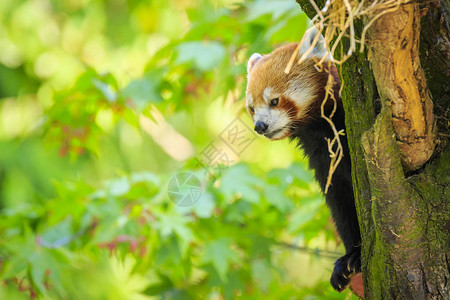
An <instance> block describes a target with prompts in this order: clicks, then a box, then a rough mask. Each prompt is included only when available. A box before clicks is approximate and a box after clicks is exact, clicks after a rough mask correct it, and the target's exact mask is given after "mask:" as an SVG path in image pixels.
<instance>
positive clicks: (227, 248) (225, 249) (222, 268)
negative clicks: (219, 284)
mask: <svg viewBox="0 0 450 300" xmlns="http://www.w3.org/2000/svg"><path fill="white" fill-rule="evenodd" d="M231 244H232V239H230V238H219V239H216V240H214V241H212V242H209V243H207V244H206V245H205V251H204V254H203V260H202V261H203V262H204V263H211V264H212V265H213V267H214V269H215V270H216V271H217V273H218V274H219V277H220V279H221V280H222V281H223V282H226V281H227V272H228V270H229V268H230V264H231V263H237V262H238V261H239V257H238V255H237V254H236V252H234V251H233V250H231Z"/></svg>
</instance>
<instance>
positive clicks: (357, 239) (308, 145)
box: [292, 106, 361, 292]
mask: <svg viewBox="0 0 450 300" xmlns="http://www.w3.org/2000/svg"><path fill="white" fill-rule="evenodd" d="M333 122H334V124H335V126H336V128H337V130H340V129H343V128H345V123H344V110H343V108H342V106H338V109H337V111H336V114H335V115H334V117H333ZM324 137H327V138H330V139H332V138H333V137H334V134H333V131H332V130H331V127H330V125H329V124H328V123H327V122H326V121H325V120H324V119H322V118H319V119H314V120H312V121H311V122H310V123H308V124H306V125H302V126H299V127H297V128H296V131H295V133H294V134H293V136H292V138H297V139H298V144H299V146H301V147H302V148H303V150H304V151H305V154H306V155H307V156H308V157H309V166H310V167H311V168H312V169H314V171H315V177H316V179H317V181H318V182H319V184H320V186H321V188H322V190H323V191H324V190H325V185H326V182H327V177H328V170H329V167H330V155H329V152H328V146H327V142H326V141H325V139H324ZM340 139H341V143H342V146H343V148H344V151H343V153H344V157H343V159H342V160H341V162H340V164H339V166H338V167H337V169H336V171H335V173H334V174H333V178H332V181H331V186H330V187H329V189H328V193H327V194H326V195H325V198H326V202H327V205H328V207H329V208H330V210H331V215H332V217H333V220H334V222H335V224H336V228H337V231H338V233H339V236H340V237H341V239H342V242H343V243H344V246H345V249H346V254H345V255H344V256H342V257H341V258H339V259H338V260H337V261H336V263H335V267H334V270H333V274H332V275H331V280H330V281H331V285H332V286H333V288H334V289H335V290H337V291H339V292H340V291H342V290H344V289H345V288H346V286H347V285H348V283H349V282H350V277H351V275H352V274H354V273H358V272H361V248H360V245H361V236H360V232H359V224H358V218H357V215H356V208H355V201H354V197H353V187H352V178H351V162H350V154H349V149H348V144H347V137H346V136H341V137H340Z"/></svg>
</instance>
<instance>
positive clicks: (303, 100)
mask: <svg viewBox="0 0 450 300" xmlns="http://www.w3.org/2000/svg"><path fill="white" fill-rule="evenodd" d="M286 96H287V97H288V98H290V99H292V100H293V101H294V102H295V103H296V104H297V106H299V107H303V108H306V107H308V106H309V104H311V101H312V100H313V99H314V96H315V95H314V89H313V88H312V86H309V85H308V84H302V85H299V84H298V82H295V83H291V84H290V85H289V87H288V89H287V90H286Z"/></svg>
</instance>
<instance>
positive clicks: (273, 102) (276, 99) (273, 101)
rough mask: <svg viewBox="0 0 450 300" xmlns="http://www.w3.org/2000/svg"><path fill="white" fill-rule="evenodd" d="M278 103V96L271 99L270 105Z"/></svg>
mask: <svg viewBox="0 0 450 300" xmlns="http://www.w3.org/2000/svg"><path fill="white" fill-rule="evenodd" d="M277 105H278V98H275V99H272V100H270V107H274V106H277Z"/></svg>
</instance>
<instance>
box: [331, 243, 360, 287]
mask: <svg viewBox="0 0 450 300" xmlns="http://www.w3.org/2000/svg"><path fill="white" fill-rule="evenodd" d="M359 272H361V248H359V247H358V248H354V250H352V251H351V252H350V253H348V254H346V255H344V256H342V257H341V258H339V259H338V260H336V262H335V263H334V270H333V274H331V278H330V283H331V286H332V287H333V288H334V289H335V290H336V291H338V292H342V291H343V290H345V289H346V288H347V286H348V285H349V283H350V278H351V277H352V276H353V275H354V274H356V273H359Z"/></svg>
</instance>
